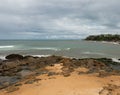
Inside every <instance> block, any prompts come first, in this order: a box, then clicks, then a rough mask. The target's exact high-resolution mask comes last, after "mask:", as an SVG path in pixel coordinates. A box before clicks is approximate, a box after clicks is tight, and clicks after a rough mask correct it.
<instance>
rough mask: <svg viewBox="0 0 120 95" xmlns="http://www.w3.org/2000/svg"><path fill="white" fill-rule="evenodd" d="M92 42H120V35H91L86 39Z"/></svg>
mask: <svg viewBox="0 0 120 95" xmlns="http://www.w3.org/2000/svg"><path fill="white" fill-rule="evenodd" d="M85 40H88V41H89V40H90V41H109V42H120V35H117V34H114V35H113V34H101V35H90V36H88V37H86V38H85Z"/></svg>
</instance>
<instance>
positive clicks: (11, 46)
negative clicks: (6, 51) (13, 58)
mask: <svg viewBox="0 0 120 95" xmlns="http://www.w3.org/2000/svg"><path fill="white" fill-rule="evenodd" d="M13 47H14V46H13V45H10V46H0V48H13Z"/></svg>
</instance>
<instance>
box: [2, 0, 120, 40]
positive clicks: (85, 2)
mask: <svg viewBox="0 0 120 95" xmlns="http://www.w3.org/2000/svg"><path fill="white" fill-rule="evenodd" d="M119 6H120V0H0V39H81V38H84V37H86V36H88V35H91V34H103V33H104V34H107V33H111V34H120V10H119Z"/></svg>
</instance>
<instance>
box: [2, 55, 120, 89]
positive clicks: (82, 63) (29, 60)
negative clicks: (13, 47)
mask: <svg viewBox="0 0 120 95" xmlns="http://www.w3.org/2000/svg"><path fill="white" fill-rule="evenodd" d="M6 59H7V60H1V61H0V89H2V88H5V87H7V86H9V85H11V84H14V83H17V82H18V81H20V80H22V79H24V78H26V77H29V76H31V75H32V76H34V75H40V74H48V75H49V76H51V75H55V74H56V73H53V72H52V73H51V72H49V71H47V70H46V69H44V68H45V67H46V66H54V64H62V66H63V67H62V68H61V70H62V73H61V74H62V75H63V76H65V77H68V76H70V74H71V72H73V71H74V69H76V68H79V67H85V68H87V69H89V70H88V72H87V73H94V72H95V73H96V72H98V73H99V76H100V77H101V76H106V75H110V73H111V74H118V75H119V72H120V71H118V70H115V69H114V68H113V67H112V66H114V67H115V66H116V65H117V67H118V66H120V64H118V63H114V64H113V62H112V60H108V59H105V58H104V59H92V58H87V59H76V58H65V57H61V56H48V57H33V56H24V57H23V56H22V55H19V54H11V55H8V56H6ZM110 64H112V65H110ZM119 70H120V69H119ZM101 71H102V72H101ZM113 72H114V73H113ZM6 77H7V78H6ZM8 77H9V80H8ZM1 78H2V79H4V82H3V81H1V80H2V79H1ZM13 81H14V82H13Z"/></svg>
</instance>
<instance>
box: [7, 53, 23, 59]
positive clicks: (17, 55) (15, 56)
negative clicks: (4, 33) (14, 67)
mask: <svg viewBox="0 0 120 95" xmlns="http://www.w3.org/2000/svg"><path fill="white" fill-rule="evenodd" d="M5 58H6V59H9V60H11V59H17V60H21V59H23V56H22V55H19V54H10V55H8V56H6V57H5Z"/></svg>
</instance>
